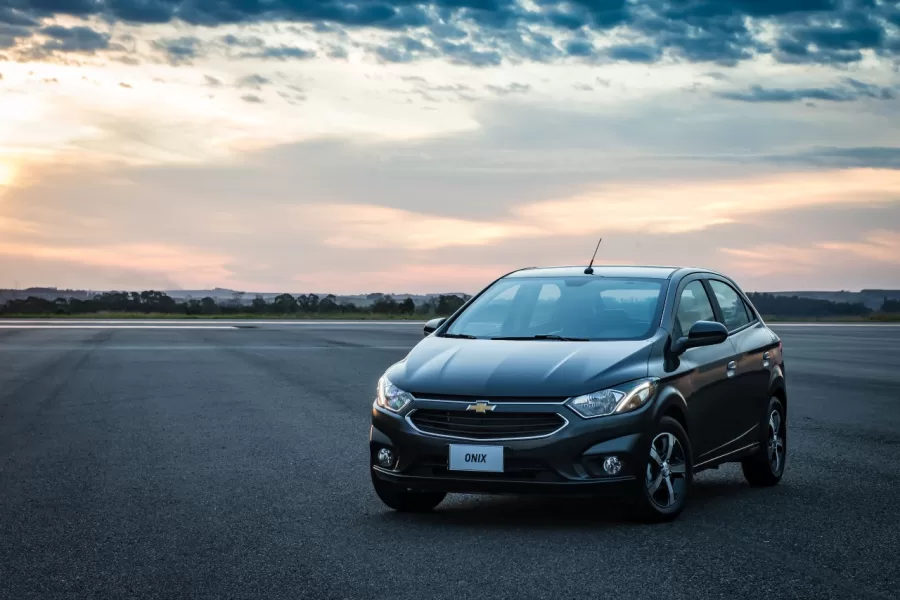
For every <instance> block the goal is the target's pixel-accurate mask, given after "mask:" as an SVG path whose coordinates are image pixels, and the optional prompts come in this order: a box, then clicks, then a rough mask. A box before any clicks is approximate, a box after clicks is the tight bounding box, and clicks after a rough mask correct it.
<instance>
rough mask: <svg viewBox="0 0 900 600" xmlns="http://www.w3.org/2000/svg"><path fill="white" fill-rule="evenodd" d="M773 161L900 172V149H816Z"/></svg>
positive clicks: (781, 156)
mask: <svg viewBox="0 0 900 600" xmlns="http://www.w3.org/2000/svg"><path fill="white" fill-rule="evenodd" d="M771 160H773V161H779V162H793V163H805V164H811V165H817V166H823V167H832V168H834V167H873V168H876V169H898V170H900V147H885V146H873V147H863V148H816V149H811V150H806V151H803V152H798V153H794V154H791V155H776V156H772V157H771Z"/></svg>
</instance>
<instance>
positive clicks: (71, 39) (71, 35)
mask: <svg viewBox="0 0 900 600" xmlns="http://www.w3.org/2000/svg"><path fill="white" fill-rule="evenodd" d="M40 33H41V35H44V36H47V37H48V38H50V40H49V41H47V42H45V43H44V45H43V48H44V49H45V50H50V51H57V50H58V51H60V52H87V53H93V52H96V51H97V50H105V49H106V48H109V37H110V36H109V34H108V33H100V32H98V31H94V30H93V29H91V28H90V27H62V26H60V25H52V26H50V27H44V28H43V29H41V30H40Z"/></svg>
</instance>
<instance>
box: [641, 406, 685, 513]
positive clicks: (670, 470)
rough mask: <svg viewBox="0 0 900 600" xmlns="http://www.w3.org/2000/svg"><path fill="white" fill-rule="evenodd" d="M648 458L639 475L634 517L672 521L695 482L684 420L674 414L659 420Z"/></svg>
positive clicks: (683, 504) (682, 508) (679, 511)
mask: <svg viewBox="0 0 900 600" xmlns="http://www.w3.org/2000/svg"><path fill="white" fill-rule="evenodd" d="M646 460H647V462H646V468H645V469H644V470H643V471H644V472H643V473H640V474H639V477H638V490H637V493H636V495H637V499H636V505H635V516H636V517H637V518H638V519H640V520H642V521H648V522H659V521H671V520H673V519H675V518H676V517H677V516H678V515H680V514H681V511H683V510H684V507H685V506H686V505H687V499H688V492H689V491H690V488H691V483H692V481H693V473H692V470H693V462H692V459H691V442H690V439H689V438H688V435H687V432H686V431H685V430H684V427H682V426H681V423H679V422H678V421H676V420H675V419H673V418H671V417H663V418H662V419H661V420H660V422H659V428H658V430H657V433H656V434H655V435H654V437H653V440H652V441H651V443H650V448H649V449H648V452H647V459H646ZM640 475H643V476H640Z"/></svg>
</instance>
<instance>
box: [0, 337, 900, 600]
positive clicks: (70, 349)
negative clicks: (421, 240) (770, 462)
mask: <svg viewBox="0 0 900 600" xmlns="http://www.w3.org/2000/svg"><path fill="white" fill-rule="evenodd" d="M17 323H18V325H19V326H18V327H15V326H16V325H17ZM35 327H40V328H39V329H38V328H35ZM775 329H776V330H777V331H778V332H779V333H780V334H781V335H782V337H783V339H784V343H785V355H786V360H787V376H788V381H789V394H790V396H789V403H788V415H789V420H788V426H789V455H788V465H787V471H786V474H785V477H784V479H783V481H782V483H781V484H780V485H779V486H777V487H775V488H770V489H752V488H750V487H749V486H748V485H747V484H746V483H745V482H744V479H743V477H742V475H741V472H740V469H739V468H738V467H736V466H727V467H723V468H721V469H719V470H717V471H710V472H705V473H703V474H701V475H700V476H699V477H698V479H697V482H696V484H697V485H696V487H695V490H694V496H693V498H692V503H691V505H690V506H689V508H688V509H687V510H686V511H685V512H684V513H683V514H682V516H681V518H680V519H679V520H678V521H676V522H674V523H668V524H664V525H656V526H651V525H638V524H634V523H633V522H631V521H629V520H628V519H627V517H626V514H625V512H624V511H623V509H622V508H621V507H619V506H617V505H615V504H607V503H600V502H594V501H590V500H581V499H578V500H569V499H522V498H514V497H475V496H449V497H448V499H447V500H446V501H445V502H444V503H443V504H442V505H441V506H439V507H438V509H437V510H436V511H434V512H433V513H431V514H426V515H402V514H398V513H394V512H392V511H390V510H388V509H387V508H385V507H383V506H382V505H381V503H380V502H379V501H378V499H377V498H376V496H375V494H374V492H373V491H372V489H371V485H370V482H369V475H368V465H367V433H368V426H369V415H370V407H371V403H372V399H373V397H374V392H375V382H376V380H377V378H378V376H379V375H380V374H381V373H382V372H383V371H384V369H385V368H386V367H387V366H389V365H390V364H391V363H393V362H394V361H396V360H399V359H400V358H402V357H403V355H404V354H405V353H406V351H407V350H408V349H409V348H410V347H412V345H413V344H415V343H416V341H417V340H418V339H420V337H421V324H418V323H412V324H410V323H394V324H383V323H361V324H341V323H312V324H310V323H288V324H284V323H268V324H267V323H256V324H254V323H247V322H244V323H233V324H231V323H222V322H213V323H196V322H189V323H173V324H168V323H160V322H154V323H152V324H147V325H143V324H141V323H135V322H127V323H121V322H118V323H113V322H110V323H106V324H97V323H93V324H91V323H75V322H53V323H44V324H40V325H34V324H31V323H28V322H21V321H20V322H11V321H0V598H9V599H16V600H18V599H26V598H40V599H42V600H51V599H55V598H78V599H82V598H216V599H224V598H241V599H249V598H264V599H266V600H271V599H276V598H296V599H304V600H305V599H310V600H312V599H319V598H325V599H338V598H349V599H370V598H371V599H382V598H383V599H385V600H388V599H389V600H401V599H417V600H418V599H443V598H447V599H453V600H462V599H468V598H490V599H492V600H500V599H506V598H509V599H516V600H520V599H531V598H547V599H551V600H559V599H564V598H591V599H597V598H616V599H617V600H623V599H631V598H635V599H645V598H651V597H661V598H667V599H670V600H672V599H677V598H690V599H692V600H697V599H701V598H728V599H732V598H754V599H755V598H763V597H766V598H815V599H817V600H818V599H825V598H841V599H846V598H851V599H856V598H860V599H864V598H898V597H900V587H898V586H900V583H898V582H900V563H898V561H897V560H896V556H897V543H898V540H900V511H898V510H897V506H898V503H897V502H898V497H900V391H898V390H900V328H897V327H890V326H869V327H843V326H836V327H832V326H829V327H800V326H786V325H785V326H776V327H775Z"/></svg>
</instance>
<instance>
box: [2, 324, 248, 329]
mask: <svg viewBox="0 0 900 600" xmlns="http://www.w3.org/2000/svg"><path fill="white" fill-rule="evenodd" d="M0 329H237V327H231V326H224V325H200V326H193V325H140V324H135V325H102V324H101V325H69V324H65V325H6V324H2V323H0Z"/></svg>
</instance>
